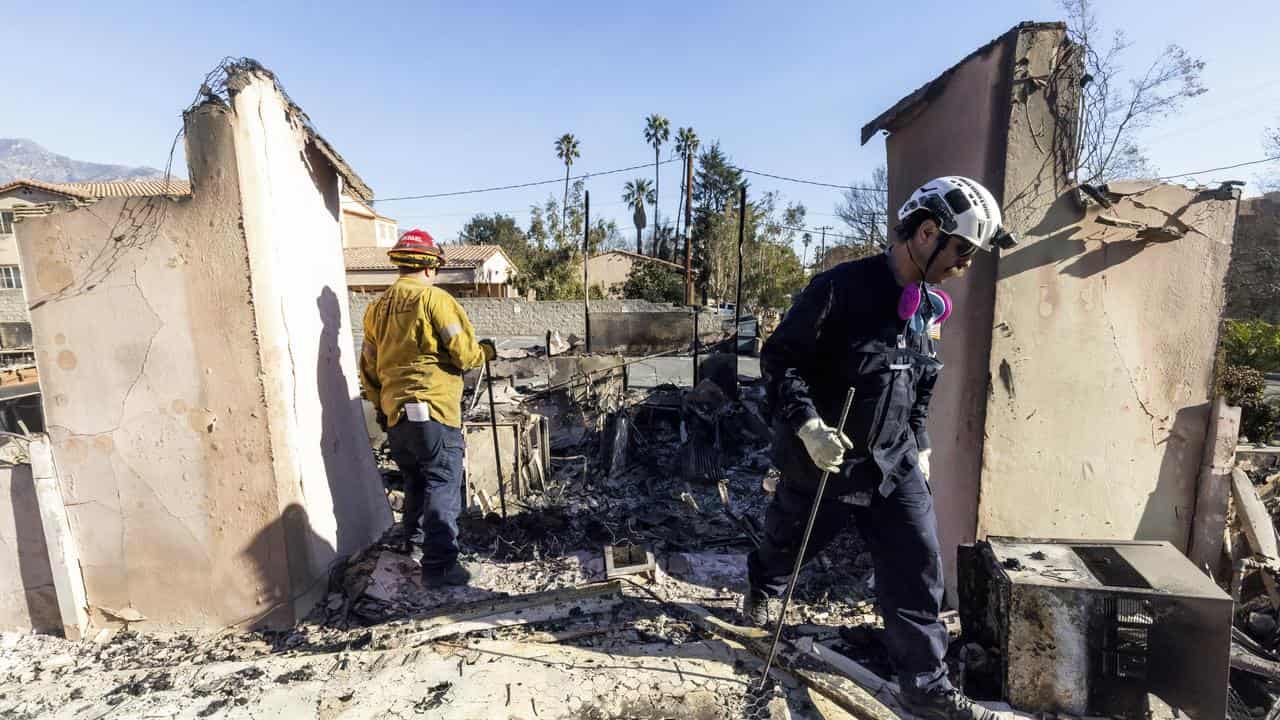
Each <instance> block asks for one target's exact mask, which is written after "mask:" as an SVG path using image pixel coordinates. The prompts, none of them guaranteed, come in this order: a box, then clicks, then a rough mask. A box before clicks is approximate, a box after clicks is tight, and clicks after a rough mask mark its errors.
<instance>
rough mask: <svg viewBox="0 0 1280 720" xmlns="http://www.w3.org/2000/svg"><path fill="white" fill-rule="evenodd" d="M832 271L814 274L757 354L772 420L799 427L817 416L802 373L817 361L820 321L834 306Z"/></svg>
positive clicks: (824, 320)
mask: <svg viewBox="0 0 1280 720" xmlns="http://www.w3.org/2000/svg"><path fill="white" fill-rule="evenodd" d="M833 280H834V279H833V277H832V273H831V272H826V273H823V274H821V275H818V276H817V277H815V278H814V279H813V280H812V281H811V282H810V283H809V285H808V287H806V288H805V289H804V290H803V291H802V292H801V293H800V297H798V298H797V299H796V302H795V304H794V305H792V306H791V309H790V310H788V311H787V315H786V317H785V318H783V320H782V323H781V324H779V325H778V329H777V330H775V331H774V333H773V334H772V335H770V336H769V340H768V341H767V342H765V344H764V348H763V350H761V353H760V363H761V369H762V371H763V373H764V375H765V377H766V378H768V386H767V390H768V396H769V401H770V405H771V409H772V412H773V416H774V419H775V420H780V421H782V422H784V423H786V424H787V426H789V427H790V428H791V429H792V430H798V429H799V428H800V426H801V425H803V424H804V423H805V422H806V421H808V420H810V419H811V418H816V417H819V414H818V411H817V409H816V408H815V407H814V404H813V395H812V393H811V390H810V387H809V383H808V381H806V380H805V376H806V375H809V374H810V373H811V372H812V371H813V369H814V367H815V365H816V364H817V362H818V358H819V357H820V355H819V347H820V346H819V343H820V340H821V337H822V331H823V324H824V323H825V322H826V321H827V319H828V317H829V316H830V315H831V313H832V309H833V308H834V307H835V298H836V283H835V282H834V281H833Z"/></svg>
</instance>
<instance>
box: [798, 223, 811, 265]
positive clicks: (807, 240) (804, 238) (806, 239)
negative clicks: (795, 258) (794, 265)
mask: <svg viewBox="0 0 1280 720" xmlns="http://www.w3.org/2000/svg"><path fill="white" fill-rule="evenodd" d="M800 244H801V245H804V252H802V253H800V269H801V270H805V269H806V268H805V264H804V263H805V259H806V258H808V257H809V246H810V245H812V244H813V233H811V232H806V233H805V234H804V235H801V236H800Z"/></svg>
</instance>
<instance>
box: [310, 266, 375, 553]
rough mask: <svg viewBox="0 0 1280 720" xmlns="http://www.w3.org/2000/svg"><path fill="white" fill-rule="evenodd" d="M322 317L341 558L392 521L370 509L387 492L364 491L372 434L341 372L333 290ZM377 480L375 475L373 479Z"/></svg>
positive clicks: (323, 437) (324, 394)
mask: <svg viewBox="0 0 1280 720" xmlns="http://www.w3.org/2000/svg"><path fill="white" fill-rule="evenodd" d="M316 308H317V309H318V310H319V312H320V322H321V325H322V327H321V330H320V347H319V351H318V352H317V353H316V383H317V385H318V390H319V393H320V427H321V431H320V452H321V456H322V457H323V459H324V465H325V474H326V476H327V477H328V479H329V493H330V497H332V498H333V513H334V519H335V521H336V522H337V528H338V529H337V537H336V542H337V548H336V550H337V551H338V552H339V553H343V554H350V553H352V552H355V551H356V550H359V549H360V548H361V547H363V546H364V544H365V543H366V542H368V541H370V540H371V539H373V538H372V537H370V535H371V534H373V535H376V534H377V533H378V532H380V531H381V528H376V527H375V528H371V527H370V524H371V523H374V522H376V520H375V519H374V518H376V517H379V516H381V515H385V516H386V517H388V518H389V517H390V516H389V511H387V512H386V513H380V512H379V511H378V510H377V509H373V508H370V507H369V503H370V502H371V498H372V499H373V500H372V501H373V502H377V500H376V498H383V502H385V495H384V494H383V493H382V488H381V487H377V488H367V487H361V486H360V483H361V482H363V481H364V480H365V478H366V477H368V475H366V474H365V473H362V472H361V464H362V463H361V460H362V458H363V456H366V455H371V454H372V450H371V448H370V445H369V438H368V435H367V433H365V432H362V430H363V428H364V426H365V424H364V408H363V406H362V403H361V400H360V398H358V397H352V396H351V388H350V387H349V386H348V384H347V376H346V374H345V373H343V370H342V345H341V344H340V343H339V342H338V338H339V336H340V333H339V329H340V328H341V326H342V306H341V304H340V303H339V301H338V296H337V294H336V293H334V291H333V289H332V288H330V287H328V286H325V288H324V289H323V290H322V291H321V292H320V296H319V297H318V298H316ZM373 475H374V476H376V473H374V474H373Z"/></svg>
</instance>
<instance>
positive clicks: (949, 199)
mask: <svg viewBox="0 0 1280 720" xmlns="http://www.w3.org/2000/svg"><path fill="white" fill-rule="evenodd" d="M921 210H924V211H927V212H929V213H930V214H931V215H933V217H934V218H935V219H937V221H938V225H939V226H940V227H941V228H942V231H943V232H944V233H947V234H948V235H957V236H959V237H962V238H964V239H965V240H968V241H969V242H971V243H973V244H974V245H976V246H977V247H978V249H979V250H990V249H991V247H992V245H996V246H999V247H1002V248H1008V247H1012V246H1013V245H1015V244H1016V243H1017V240H1016V239H1014V237H1013V236H1012V235H1011V234H1009V233H1008V232H1005V230H1004V228H1002V227H1001V226H1000V219H1001V218H1000V207H999V206H998V205H996V199H995V198H994V197H993V196H992V195H991V193H990V192H989V191H988V190H987V189H986V188H984V187H982V184H981V183H979V182H977V181H976V180H970V179H969V178H967V177H961V176H959V175H947V176H946V177H940V178H935V179H933V180H930V181H929V182H928V183H925V184H924V185H921V186H920V187H918V188H916V191H915V192H913V193H911V197H910V198H909V199H908V200H907V201H906V202H905V203H903V205H902V208H901V209H899V210H898V221H899V222H901V221H903V220H906V219H907V218H908V217H909V216H910V215H911V214H912V213H914V212H918V211H921Z"/></svg>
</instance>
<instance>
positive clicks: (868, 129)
mask: <svg viewBox="0 0 1280 720" xmlns="http://www.w3.org/2000/svg"><path fill="white" fill-rule="evenodd" d="M1066 27H1067V24H1066V23H1064V22H1061V21H1053V22H1034V21H1026V22H1021V23H1018V24H1017V25H1014V26H1013V27H1012V28H1010V29H1009V30H1008V31H1007V32H1004V33H1002V34H1001V35H1000V36H999V37H997V38H995V39H994V40H992V41H990V42H988V43H987V44H985V45H983V46H982V47H980V48H978V49H977V50H974V51H973V52H971V53H969V54H968V55H966V56H964V58H963V59H962V60H960V62H958V63H956V64H955V65H952V66H951V67H949V68H947V69H946V70H944V71H942V74H940V75H938V76H937V77H935V78H934V79H932V80H930V81H929V82H927V83H925V84H924V85H921V86H920V87H918V88H916V89H915V91H914V92H912V93H911V94H909V95H907V96H906V97H904V98H902V99H901V100H899V101H898V102H896V103H894V104H893V106H892V107H890V108H889V109H888V110H885V111H884V112H882V113H880V114H879V115H877V116H876V118H875V119H874V120H872V121H871V122H869V123H867V124H866V125H863V126H862V142H861V143H860V144H862V145H866V144H867V141H868V140H870V139H871V138H872V137H874V136H875V134H876V133H877V132H879V131H880V130H885V131H887V132H892V131H893V130H894V128H896V127H898V126H899V124H900V121H904V120H905V119H906V118H907V116H909V115H911V114H912V113H913V112H914V111H915V110H916V109H918V108H919V107H920V106H922V105H923V104H925V103H927V102H928V101H930V100H932V99H934V98H936V97H937V96H938V95H941V94H942V91H943V90H944V89H945V88H946V86H947V83H948V82H949V81H950V80H951V76H952V75H953V74H955V72H956V70H958V69H960V66H961V65H964V64H965V63H967V62H969V61H970V60H972V59H973V58H975V57H978V56H980V55H986V54H987V53H989V52H991V51H992V50H993V49H994V48H995V47H996V45H998V44H999V43H1001V42H1003V41H1004V39H1005V38H1007V37H1009V36H1010V35H1012V34H1015V33H1018V32H1021V31H1023V30H1065V29H1066Z"/></svg>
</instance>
